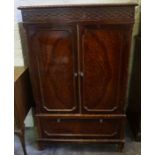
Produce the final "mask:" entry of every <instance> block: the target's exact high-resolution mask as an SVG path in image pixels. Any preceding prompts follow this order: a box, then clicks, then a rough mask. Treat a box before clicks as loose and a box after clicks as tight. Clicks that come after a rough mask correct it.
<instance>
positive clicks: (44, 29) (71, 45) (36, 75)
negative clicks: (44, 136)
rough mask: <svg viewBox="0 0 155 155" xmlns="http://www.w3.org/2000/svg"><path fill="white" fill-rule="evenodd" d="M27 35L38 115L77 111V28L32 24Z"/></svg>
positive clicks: (28, 27) (28, 26)
mask: <svg viewBox="0 0 155 155" xmlns="http://www.w3.org/2000/svg"><path fill="white" fill-rule="evenodd" d="M27 32H28V42H29V59H30V72H31V79H32V85H33V92H34V96H35V102H36V109H37V112H52V113H57V112H62V113H65V112H67V113H72V112H75V111H77V110H78V106H77V91H76V89H77V88H76V87H77V80H76V77H77V74H76V72H77V69H76V63H77V62H76V61H77V60H76V58H77V57H76V51H75V49H76V47H75V46H76V45H75V41H76V40H75V38H76V33H75V32H76V31H75V29H74V27H73V26H64V25H62V26H60V25H50V24H49V25H47V24H46V25H44V24H40V25H39V24H38V25H33V24H32V25H27Z"/></svg>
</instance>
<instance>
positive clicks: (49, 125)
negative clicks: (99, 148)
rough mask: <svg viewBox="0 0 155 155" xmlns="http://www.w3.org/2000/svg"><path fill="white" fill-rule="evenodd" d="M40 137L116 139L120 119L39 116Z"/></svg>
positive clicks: (120, 124)
mask: <svg viewBox="0 0 155 155" xmlns="http://www.w3.org/2000/svg"><path fill="white" fill-rule="evenodd" d="M38 120H39V123H40V127H41V135H42V137H41V138H63V139H65V138H66V139H68V138H69V139H72V138H76V139H81V138H82V139H85V138H89V139H90V138H95V139H117V138H119V137H120V131H121V127H122V123H123V122H122V120H119V119H103V118H93V119H86V118H84V119H83V118H78V119H75V118H73V119H71V118H70V119H66V118H50V117H46V118H45V117H44V118H39V119H38Z"/></svg>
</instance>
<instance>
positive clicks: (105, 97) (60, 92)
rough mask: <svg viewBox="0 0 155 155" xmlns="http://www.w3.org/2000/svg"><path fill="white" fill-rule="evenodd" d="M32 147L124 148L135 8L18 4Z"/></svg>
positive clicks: (126, 5) (109, 5)
mask: <svg viewBox="0 0 155 155" xmlns="http://www.w3.org/2000/svg"><path fill="white" fill-rule="evenodd" d="M19 9H20V10H21V11H22V17H23V25H24V27H25V29H26V32H27V41H28V46H29V52H28V55H29V67H30V76H31V82H32V86H33V94H34V99H35V105H36V108H35V117H36V124H37V128H38V139H37V140H38V144H39V147H40V148H42V147H43V146H44V145H46V144H47V143H53V142H80V143H91V142H95V143H116V144H118V146H119V149H120V150H122V148H123V145H124V142H125V141H124V128H125V118H126V116H125V113H124V104H125V97H126V89H127V82H128V62H129V55H130V42H131V34H132V27H133V23H134V9H135V4H134V3H130V4H106V5H105V4H102V5H58V6H55V5H54V6H30V7H29V6H22V7H19Z"/></svg>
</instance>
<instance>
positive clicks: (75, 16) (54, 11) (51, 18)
mask: <svg viewBox="0 0 155 155" xmlns="http://www.w3.org/2000/svg"><path fill="white" fill-rule="evenodd" d="M22 17H23V21H24V22H55V21H56V20H58V21H60V22H61V20H62V21H73V22H78V21H96V20H97V21H105V22H114V23H117V22H122V23H133V22H134V6H108V7H106V6H102V7H74V8H72V7H63V8H61V7H58V8H55V7H54V8H52V7H51V8H39V9H36V8H35V9H34V8H29V9H24V10H22Z"/></svg>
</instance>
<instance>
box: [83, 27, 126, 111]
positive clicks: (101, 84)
mask: <svg viewBox="0 0 155 155" xmlns="http://www.w3.org/2000/svg"><path fill="white" fill-rule="evenodd" d="M125 33H126V29H124V28H123V27H121V26H120V27H119V26H112V25H108V26H103V25H98V26H97V25H96V26H95V25H87V26H82V27H81V38H82V46H81V59H82V63H81V70H82V74H81V80H82V86H81V94H82V110H83V112H84V113H115V112H119V110H120V107H119V103H118V98H119V80H120V71H121V70H120V69H121V59H122V58H121V55H122V52H125V47H123V41H124V39H125V38H124V34H125Z"/></svg>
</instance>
